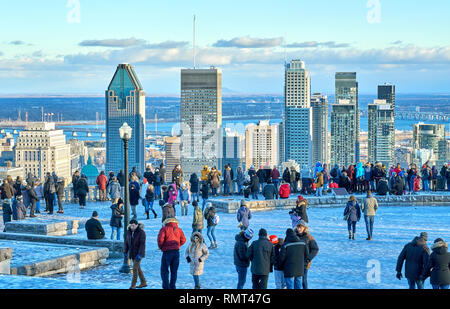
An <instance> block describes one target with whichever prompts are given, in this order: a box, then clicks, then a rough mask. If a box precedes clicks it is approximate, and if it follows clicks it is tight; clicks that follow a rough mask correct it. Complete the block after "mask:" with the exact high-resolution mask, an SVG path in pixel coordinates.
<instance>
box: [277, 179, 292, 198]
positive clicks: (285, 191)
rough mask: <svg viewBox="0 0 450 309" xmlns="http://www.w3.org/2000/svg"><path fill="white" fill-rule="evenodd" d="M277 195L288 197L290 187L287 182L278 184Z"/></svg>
mask: <svg viewBox="0 0 450 309" xmlns="http://www.w3.org/2000/svg"><path fill="white" fill-rule="evenodd" d="M279 193H280V194H279V195H280V198H289V194H291V188H290V187H289V184H288V183H283V184H282V185H281V186H280V191H279Z"/></svg>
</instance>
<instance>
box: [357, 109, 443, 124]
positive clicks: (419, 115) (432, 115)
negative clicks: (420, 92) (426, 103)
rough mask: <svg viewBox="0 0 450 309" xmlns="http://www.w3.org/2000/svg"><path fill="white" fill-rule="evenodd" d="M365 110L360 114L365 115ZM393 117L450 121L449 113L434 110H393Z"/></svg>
mask: <svg viewBox="0 0 450 309" xmlns="http://www.w3.org/2000/svg"><path fill="white" fill-rule="evenodd" d="M367 113H368V112H367V110H366V109H364V110H361V116H363V117H367V116H368V115H367ZM395 118H396V119H399V120H416V121H443V122H449V121H450V114H446V113H436V112H415V111H395Z"/></svg>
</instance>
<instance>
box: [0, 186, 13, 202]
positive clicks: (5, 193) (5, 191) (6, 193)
mask: <svg viewBox="0 0 450 309" xmlns="http://www.w3.org/2000/svg"><path fill="white" fill-rule="evenodd" d="M1 191H2V196H1V199H2V200H5V199H11V198H13V197H14V188H13V186H12V185H10V184H9V183H3V184H2V188H1Z"/></svg>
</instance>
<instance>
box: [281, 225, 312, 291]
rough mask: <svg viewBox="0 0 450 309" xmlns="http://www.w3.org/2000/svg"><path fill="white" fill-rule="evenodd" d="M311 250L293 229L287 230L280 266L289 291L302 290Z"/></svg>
mask: <svg viewBox="0 0 450 309" xmlns="http://www.w3.org/2000/svg"><path fill="white" fill-rule="evenodd" d="M308 256H309V250H308V247H307V246H306V243H305V242H304V241H301V240H300V239H299V238H298V237H297V235H295V232H294V230H293V229H287V230H286V238H285V240H284V244H283V246H281V250H280V264H281V265H282V267H283V272H284V280H285V282H286V287H287V289H301V288H302V277H303V276H304V271H305V268H306V267H305V266H306V263H305V262H306V260H307V258H308Z"/></svg>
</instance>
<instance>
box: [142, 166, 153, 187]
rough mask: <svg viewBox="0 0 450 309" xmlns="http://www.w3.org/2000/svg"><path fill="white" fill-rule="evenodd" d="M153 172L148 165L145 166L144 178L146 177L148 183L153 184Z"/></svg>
mask: <svg viewBox="0 0 450 309" xmlns="http://www.w3.org/2000/svg"><path fill="white" fill-rule="evenodd" d="M153 175H154V174H153V173H152V171H151V169H150V167H149V166H147V167H146V168H145V172H144V178H146V179H147V182H148V184H153Z"/></svg>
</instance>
